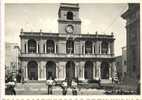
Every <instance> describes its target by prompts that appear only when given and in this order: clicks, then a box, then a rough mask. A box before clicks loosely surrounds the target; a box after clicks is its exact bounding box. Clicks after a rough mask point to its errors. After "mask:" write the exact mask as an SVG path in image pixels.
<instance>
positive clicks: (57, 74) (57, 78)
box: [56, 62, 60, 80]
mask: <svg viewBox="0 0 142 100" xmlns="http://www.w3.org/2000/svg"><path fill="white" fill-rule="evenodd" d="M59 72H60V67H59V63H58V62H56V80H59Z"/></svg>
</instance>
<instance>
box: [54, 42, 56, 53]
mask: <svg viewBox="0 0 142 100" xmlns="http://www.w3.org/2000/svg"><path fill="white" fill-rule="evenodd" d="M54 48H55V49H54V53H55V54H56V41H54Z"/></svg>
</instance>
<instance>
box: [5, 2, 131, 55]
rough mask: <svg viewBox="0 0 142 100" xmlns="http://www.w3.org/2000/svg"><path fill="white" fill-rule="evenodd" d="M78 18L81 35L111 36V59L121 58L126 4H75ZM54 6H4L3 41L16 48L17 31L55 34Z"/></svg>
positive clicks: (54, 4) (55, 6)
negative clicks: (80, 22)
mask: <svg viewBox="0 0 142 100" xmlns="http://www.w3.org/2000/svg"><path fill="white" fill-rule="evenodd" d="M79 6H80V11H79V16H80V19H81V21H82V24H81V32H82V33H81V34H95V32H96V31H97V32H98V34H106V35H107V34H108V35H110V34H111V32H113V33H114V38H115V44H114V49H115V55H116V56H119V55H121V54H122V47H124V46H126V29H125V25H126V21H125V20H124V19H122V18H121V15H122V14H123V13H124V12H125V11H126V10H127V8H128V7H127V4H126V3H117V4H115V3H110V4H108V3H107V4H105V3H97V4H95V3H91V4H89V3H88V4H87V3H82V4H79ZM58 9H59V4H57V3H52V4H51V3H44V4H43V3H41V4H40V3H36V4H32V3H30V4H24V3H20V4H6V5H5V41H6V42H11V43H18V44H19V45H20V38H19V35H20V29H21V28H23V30H24V31H30V32H31V31H32V32H39V31H40V29H42V31H43V32H56V33H58V22H57V19H58Z"/></svg>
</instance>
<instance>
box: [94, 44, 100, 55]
mask: <svg viewBox="0 0 142 100" xmlns="http://www.w3.org/2000/svg"><path fill="white" fill-rule="evenodd" d="M99 48H100V47H99V41H96V45H95V54H99V52H100V49H99Z"/></svg>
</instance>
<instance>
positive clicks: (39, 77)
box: [37, 61, 41, 80]
mask: <svg viewBox="0 0 142 100" xmlns="http://www.w3.org/2000/svg"><path fill="white" fill-rule="evenodd" d="M37 65H38V80H41V67H40V62H39V61H37Z"/></svg>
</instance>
